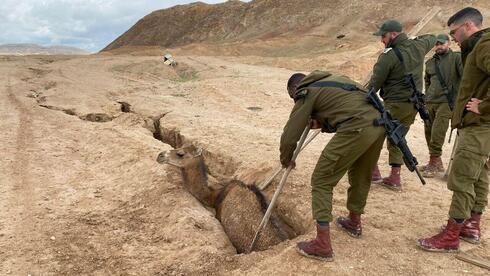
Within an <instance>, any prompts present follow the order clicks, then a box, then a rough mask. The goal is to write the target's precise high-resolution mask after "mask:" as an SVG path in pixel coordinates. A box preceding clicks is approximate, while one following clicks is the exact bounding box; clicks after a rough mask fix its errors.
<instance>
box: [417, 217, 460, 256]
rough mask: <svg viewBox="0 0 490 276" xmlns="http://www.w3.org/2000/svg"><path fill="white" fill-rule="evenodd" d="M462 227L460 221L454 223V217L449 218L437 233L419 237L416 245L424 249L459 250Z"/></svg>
mask: <svg viewBox="0 0 490 276" xmlns="http://www.w3.org/2000/svg"><path fill="white" fill-rule="evenodd" d="M462 228H463V224H462V223H456V221H455V220H454V219H452V218H450V219H449V220H448V222H447V226H446V227H445V228H444V229H442V231H441V232H440V233H439V234H437V235H435V236H432V237H430V238H426V239H420V240H418V241H417V245H418V246H419V247H420V248H422V249H423V250H426V251H433V252H456V251H458V250H459V235H460V233H461V229H462Z"/></svg>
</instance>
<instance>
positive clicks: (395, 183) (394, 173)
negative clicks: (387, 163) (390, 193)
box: [380, 167, 402, 191]
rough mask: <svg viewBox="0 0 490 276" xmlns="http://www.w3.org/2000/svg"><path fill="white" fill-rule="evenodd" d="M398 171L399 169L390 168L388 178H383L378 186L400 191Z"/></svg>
mask: <svg viewBox="0 0 490 276" xmlns="http://www.w3.org/2000/svg"><path fill="white" fill-rule="evenodd" d="M400 171H401V168H400V167H391V173H390V176H388V177H385V178H383V181H382V182H381V183H380V184H381V185H382V186H384V187H386V188H388V189H391V190H394V191H401V189H402V185H401V183H400Z"/></svg>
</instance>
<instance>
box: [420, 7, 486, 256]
mask: <svg viewBox="0 0 490 276" xmlns="http://www.w3.org/2000/svg"><path fill="white" fill-rule="evenodd" d="M482 21H483V16H482V14H481V13H480V12H479V11H478V10H477V9H474V8H465V9H462V10H460V11H459V12H457V13H456V14H454V15H453V16H452V17H451V18H450V19H449V21H448V23H447V24H448V26H449V28H450V30H451V31H450V34H451V36H452V37H453V38H454V40H455V41H456V42H458V44H459V45H460V47H461V56H462V61H463V67H464V69H463V77H462V79H461V84H460V89H459V92H458V95H457V98H456V101H455V103H454V110H453V116H452V119H451V126H452V127H453V128H458V135H459V139H458V144H457V146H456V149H455V153H454V159H453V166H452V169H451V171H450V172H449V177H448V183H447V186H448V188H449V190H451V191H453V196H452V200H451V206H450V208H449V220H448V223H447V226H446V227H445V228H444V229H443V230H442V232H440V233H439V234H437V235H435V236H433V237H430V238H426V239H420V240H418V241H417V244H418V246H419V247H421V248H422V249H424V250H428V251H443V252H451V251H457V250H459V239H463V240H466V241H469V242H471V243H479V242H480V237H481V233H480V219H481V215H482V213H483V211H484V209H485V207H486V205H487V203H488V175H487V173H488V167H487V166H486V161H487V158H488V156H489V154H490V28H489V29H484V30H482Z"/></svg>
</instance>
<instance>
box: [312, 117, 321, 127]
mask: <svg viewBox="0 0 490 276" xmlns="http://www.w3.org/2000/svg"><path fill="white" fill-rule="evenodd" d="M319 128H322V125H321V124H320V122H318V121H317V120H316V119H311V120H310V129H319Z"/></svg>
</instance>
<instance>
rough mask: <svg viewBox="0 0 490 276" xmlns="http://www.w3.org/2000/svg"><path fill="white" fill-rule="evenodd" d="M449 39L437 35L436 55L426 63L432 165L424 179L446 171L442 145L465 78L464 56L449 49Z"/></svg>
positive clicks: (429, 143) (443, 35)
mask: <svg viewBox="0 0 490 276" xmlns="http://www.w3.org/2000/svg"><path fill="white" fill-rule="evenodd" d="M449 43H450V42H449V37H448V36H447V35H445V34H440V35H438V36H437V42H436V47H435V51H436V53H435V55H434V56H433V57H432V58H431V59H429V60H428V61H427V62H426V63H425V99H426V103H427V110H428V111H429V115H430V120H431V122H432V124H431V125H425V139H426V141H427V146H428V147H429V154H430V159H429V163H428V164H427V165H425V166H423V167H422V168H421V170H422V171H424V173H423V174H424V176H425V177H434V176H435V175H436V174H437V173H439V172H444V166H443V164H442V160H441V155H442V146H443V144H444V139H445V137H446V132H447V128H448V126H449V120H450V119H451V116H452V109H453V105H454V99H455V95H456V94H457V92H458V89H459V82H460V80H461V76H462V75H463V65H462V64H461V54H460V53H455V52H453V51H452V50H451V49H450V48H449Z"/></svg>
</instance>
